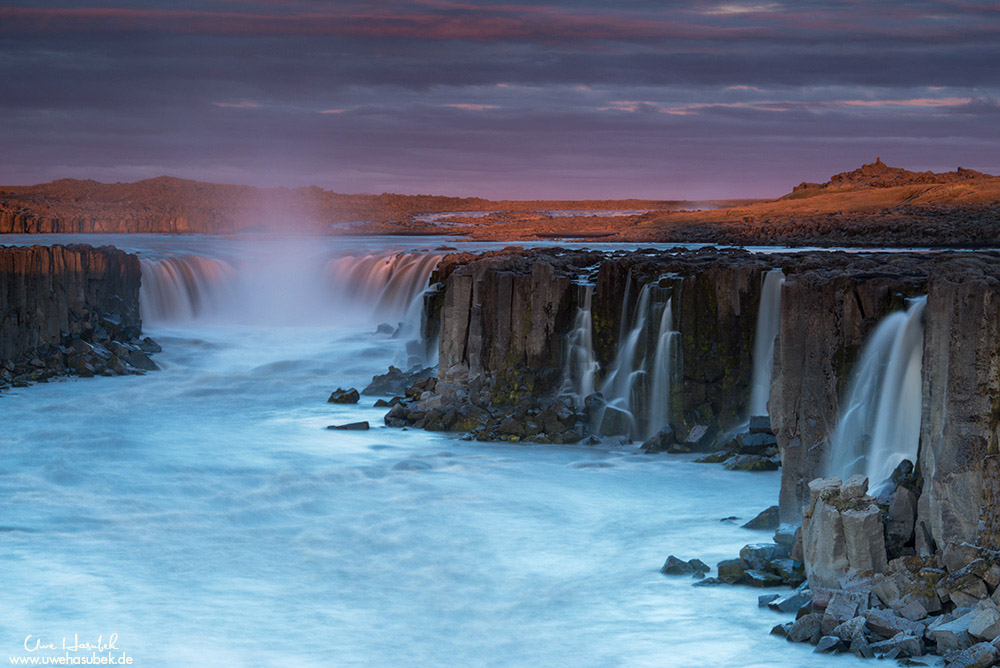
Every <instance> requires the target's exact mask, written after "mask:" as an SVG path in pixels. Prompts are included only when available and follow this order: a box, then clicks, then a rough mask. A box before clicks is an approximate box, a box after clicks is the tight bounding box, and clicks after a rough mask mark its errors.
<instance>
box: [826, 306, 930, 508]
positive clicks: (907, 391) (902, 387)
mask: <svg viewBox="0 0 1000 668" xmlns="http://www.w3.org/2000/svg"><path fill="white" fill-rule="evenodd" d="M926 303H927V298H926V297H920V298H917V299H914V300H912V301H911V303H910V306H909V307H908V308H907V310H906V311H905V312H904V311H898V312H896V313H892V314H890V315H888V316H886V317H885V318H884V319H883V320H882V322H880V323H879V325H878V327H876V328H875V331H874V332H873V333H872V335H871V337H870V339H869V341H868V343H867V344H866V345H865V348H864V351H863V352H862V355H861V359H860V360H859V362H858V363H857V365H856V366H855V374H854V378H853V380H852V382H851V385H850V389H849V392H848V395H847V400H846V401H845V403H844V405H843V406H844V407H843V409H842V411H841V416H840V419H839V420H838V422H837V428H836V430H835V431H834V434H833V444H832V450H831V456H830V463H829V474H830V475H835V476H841V477H847V476H851V475H854V474H857V473H863V474H864V475H866V476H868V479H869V481H870V484H871V487H872V489H873V490H877V489H878V488H879V487H880V486H882V485H883V484H884V483H885V482H886V481H887V480H888V479H889V477H890V476H891V475H892V472H893V470H894V469H895V468H896V466H898V465H899V463H900V462H901V461H903V460H904V459H909V460H910V461H911V462H914V463H915V462H916V460H917V448H918V446H919V442H920V419H921V378H920V370H921V365H922V362H923V344H924V322H923V318H924V307H925V305H926Z"/></svg>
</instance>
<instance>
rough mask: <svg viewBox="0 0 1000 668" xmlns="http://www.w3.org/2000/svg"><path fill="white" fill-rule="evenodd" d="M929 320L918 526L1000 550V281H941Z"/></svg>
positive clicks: (933, 292)
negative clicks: (999, 429)
mask: <svg viewBox="0 0 1000 668" xmlns="http://www.w3.org/2000/svg"><path fill="white" fill-rule="evenodd" d="M925 317H926V326H925V338H924V367H923V395H924V409H923V419H922V428H921V438H920V466H921V472H922V474H923V478H924V490H923V496H922V497H921V504H920V508H919V518H918V524H921V525H924V526H926V527H927V529H928V530H929V532H930V535H931V536H932V538H933V540H934V541H935V542H937V543H938V544H939V545H942V544H944V542H945V541H975V540H976V539H977V534H978V533H981V534H982V535H981V536H978V538H980V539H981V540H982V541H983V544H984V545H990V546H996V545H1000V513H998V510H997V509H998V508H1000V505H998V504H1000V466H998V465H997V464H998V462H997V461H996V460H997V453H998V452H1000V450H998V446H1000V442H998V437H1000V433H998V428H997V425H998V424H1000V283H998V282H997V281H996V280H995V279H993V278H980V279H978V280H965V281H952V280H941V281H935V282H933V283H932V284H931V286H930V288H929V290H928V296H927V308H926V310H925ZM981 508H982V509H981ZM980 520H982V529H981V531H980V528H979V524H980Z"/></svg>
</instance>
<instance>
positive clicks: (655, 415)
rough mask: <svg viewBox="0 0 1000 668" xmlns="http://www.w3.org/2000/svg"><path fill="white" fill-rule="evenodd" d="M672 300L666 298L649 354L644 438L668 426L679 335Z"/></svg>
mask: <svg viewBox="0 0 1000 668" xmlns="http://www.w3.org/2000/svg"><path fill="white" fill-rule="evenodd" d="M673 301H674V300H673V299H672V298H671V299H668V300H667V303H666V304H665V305H664V306H663V313H662V314H661V315H660V329H659V336H658V337H657V341H656V352H655V353H654V355H653V369H652V377H653V383H652V390H651V391H650V394H649V422H648V424H647V426H646V436H647V437H649V436H652V435H653V434H655V433H656V432H658V431H659V430H661V429H663V428H664V427H665V426H667V424H669V423H670V408H671V406H670V398H671V392H672V388H673V380H674V374H675V373H676V372H677V348H678V344H679V343H680V332H677V331H674V306H673Z"/></svg>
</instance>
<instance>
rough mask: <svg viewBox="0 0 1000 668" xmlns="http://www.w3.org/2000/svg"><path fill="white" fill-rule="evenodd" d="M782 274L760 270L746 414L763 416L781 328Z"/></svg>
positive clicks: (783, 280)
mask: <svg viewBox="0 0 1000 668" xmlns="http://www.w3.org/2000/svg"><path fill="white" fill-rule="evenodd" d="M784 282H785V274H784V272H783V271H781V270H780V269H772V270H771V271H766V272H764V275H763V283H762V285H761V291H760V306H759V307H758V309H757V329H756V331H755V333H754V342H753V377H752V380H751V383H750V407H749V414H750V415H767V398H768V395H769V394H770V393H771V373H772V371H773V370H774V340H775V338H776V337H777V336H778V332H779V330H780V329H781V285H782V284H783V283H784Z"/></svg>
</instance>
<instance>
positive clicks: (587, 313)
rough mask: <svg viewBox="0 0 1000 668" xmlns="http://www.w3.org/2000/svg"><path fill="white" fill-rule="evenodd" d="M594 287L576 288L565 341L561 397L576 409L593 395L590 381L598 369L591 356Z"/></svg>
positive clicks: (592, 345) (594, 357)
mask: <svg viewBox="0 0 1000 668" xmlns="http://www.w3.org/2000/svg"><path fill="white" fill-rule="evenodd" d="M593 295H594V287H593V286H592V285H580V286H578V293H577V299H578V300H579V304H580V305H579V306H578V307H577V309H576V318H575V319H574V321H573V330H572V331H571V332H570V334H569V340H568V341H567V354H566V363H565V365H564V367H563V393H564V394H568V395H570V396H572V397H573V401H574V403H576V405H577V406H581V405H583V400H584V399H585V398H586V397H588V396H590V395H591V394H593V393H594V381H595V378H596V376H597V370H598V369H599V368H600V365H599V364H598V363H597V358H596V356H595V355H594V328H593V317H592V314H591V303H592V301H593Z"/></svg>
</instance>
